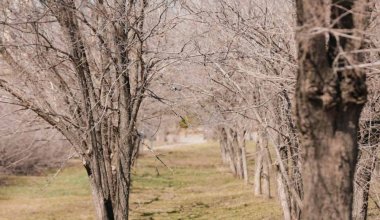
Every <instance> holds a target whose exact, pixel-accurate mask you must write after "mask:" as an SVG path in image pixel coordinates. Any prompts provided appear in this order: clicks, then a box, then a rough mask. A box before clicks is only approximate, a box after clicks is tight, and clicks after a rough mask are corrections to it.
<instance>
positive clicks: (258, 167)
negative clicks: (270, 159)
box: [253, 132, 264, 196]
mask: <svg viewBox="0 0 380 220" xmlns="http://www.w3.org/2000/svg"><path fill="white" fill-rule="evenodd" d="M261 143H262V136H261V132H258V141H257V142H256V158H255V173H254V177H253V180H254V182H253V187H254V195H255V196H259V195H261V194H262V186H261V174H262V170H263V160H264V155H263V153H262V148H261Z"/></svg>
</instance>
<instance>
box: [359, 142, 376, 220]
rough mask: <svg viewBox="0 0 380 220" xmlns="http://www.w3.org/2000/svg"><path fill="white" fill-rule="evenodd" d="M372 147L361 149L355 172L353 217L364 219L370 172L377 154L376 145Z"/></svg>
mask: <svg viewBox="0 0 380 220" xmlns="http://www.w3.org/2000/svg"><path fill="white" fill-rule="evenodd" d="M371 148H372V149H369V150H368V151H366V150H361V153H360V156H359V161H358V168H357V170H356V174H355V186H354V204H353V219H355V220H366V219H367V211H368V199H369V190H370V186H371V179H372V173H373V171H374V169H375V166H376V161H377V156H376V154H375V152H376V150H377V148H378V145H376V146H372V147H371Z"/></svg>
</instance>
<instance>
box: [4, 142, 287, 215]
mask: <svg viewBox="0 0 380 220" xmlns="http://www.w3.org/2000/svg"><path fill="white" fill-rule="evenodd" d="M250 151H251V152H252V151H253V149H252V147H250ZM158 152H159V153H160V158H161V159H162V160H163V161H164V162H165V163H166V164H167V165H168V167H170V169H169V168H167V167H165V166H164V165H162V164H161V163H160V162H159V161H158V160H157V159H156V158H155V157H154V155H153V154H151V153H148V152H146V153H145V154H144V155H143V156H142V157H141V158H140V159H139V161H138V164H137V166H136V167H135V168H134V170H133V183H132V195H131V219H281V217H282V214H281V208H280V206H279V204H278V202H277V201H276V200H275V199H270V200H267V199H264V198H257V197H254V196H253V193H252V185H244V183H243V181H242V180H238V179H236V178H234V177H233V176H232V175H231V174H230V173H229V172H228V169H227V168H226V167H224V166H222V165H221V162H220V160H219V149H218V147H217V146H216V145H215V144H204V145H196V146H190V147H180V148H175V149H169V150H161V151H158ZM251 167H252V166H251ZM250 172H252V171H250ZM53 175H54V173H51V174H49V175H47V176H38V177H36V176H28V177H6V178H5V185H3V186H1V187H0V220H3V219H4V220H5V219H7V220H8V219H9V220H11V219H12V220H21V219H30V220H36V219H39V220H40V219H62V220H63V219H95V216H94V209H93V204H92V198H91V192H90V188H89V183H88V180H87V176H86V174H85V171H84V169H82V168H81V166H80V164H79V163H78V162H75V163H72V164H71V165H70V166H68V167H67V168H65V169H64V170H63V171H62V172H61V173H60V174H59V175H58V176H56V177H53ZM274 194H275V192H274Z"/></svg>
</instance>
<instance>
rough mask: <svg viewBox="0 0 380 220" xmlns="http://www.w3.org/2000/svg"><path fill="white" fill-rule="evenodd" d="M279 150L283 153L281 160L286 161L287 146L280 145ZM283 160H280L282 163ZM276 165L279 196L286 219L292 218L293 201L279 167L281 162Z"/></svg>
mask: <svg viewBox="0 0 380 220" xmlns="http://www.w3.org/2000/svg"><path fill="white" fill-rule="evenodd" d="M279 151H280V154H281V158H278V159H279V160H282V161H286V160H287V157H288V153H287V149H286V147H285V146H279ZM280 162H281V161H278V163H280ZM278 163H277V165H276V170H277V189H278V197H279V200H280V203H281V206H282V210H283V214H284V220H291V219H292V217H291V203H290V202H291V201H290V194H289V189H288V186H287V184H286V182H285V179H284V177H283V175H284V174H283V173H282V172H281V169H280V167H279V164H278Z"/></svg>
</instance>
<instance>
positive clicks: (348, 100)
mask: <svg viewBox="0 0 380 220" xmlns="http://www.w3.org/2000/svg"><path fill="white" fill-rule="evenodd" d="M296 2H297V19H298V26H299V28H300V29H299V32H298V33H297V40H298V51H299V54H298V56H299V57H298V61H299V71H298V76H297V87H296V102H297V104H296V117H297V120H298V126H299V128H300V132H301V134H302V137H301V143H302V147H303V150H302V157H303V160H304V162H303V170H302V172H303V175H302V177H303V180H304V200H303V206H304V207H303V210H302V214H301V218H302V219H352V200H353V178H354V171H355V166H356V162H357V152H358V143H357V134H358V121H359V117H360V113H361V110H362V108H363V105H364V103H365V102H366V95H367V89H366V85H365V74H363V73H362V71H361V70H359V69H357V68H352V67H349V66H350V65H356V64H357V60H358V58H357V55H356V54H354V53H350V52H351V51H353V50H356V49H359V48H360V47H361V42H360V41H357V40H352V39H351V38H347V37H343V36H338V35H335V34H333V33H332V32H329V33H330V35H329V36H328V37H327V34H326V33H324V32H323V33H318V32H315V33H313V32H314V31H315V30H316V29H315V28H318V27H322V28H323V27H326V28H334V29H335V31H339V30H341V29H344V30H345V34H346V35H348V36H349V35H358V33H359V32H360V31H355V32H354V31H352V30H353V29H354V28H355V29H359V30H360V29H361V28H362V27H360V25H361V21H360V19H359V18H357V17H356V14H360V11H361V12H362V11H363V10H361V9H359V5H354V2H355V3H362V2H360V1H358V0H357V1H352V0H350V1H348V0H333V1H332V3H333V4H329V3H327V2H326V1H314V0H297V1H296ZM354 6H358V9H357V10H358V11H356V12H355V14H352V10H353V9H354ZM326 10H330V12H331V13H327V12H326ZM326 13H327V14H331V16H330V18H328V17H327V16H326V15H327V14H326ZM354 25H355V26H354ZM354 37H357V38H359V39H362V36H354ZM342 52H345V55H344V56H341V54H342Z"/></svg>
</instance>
